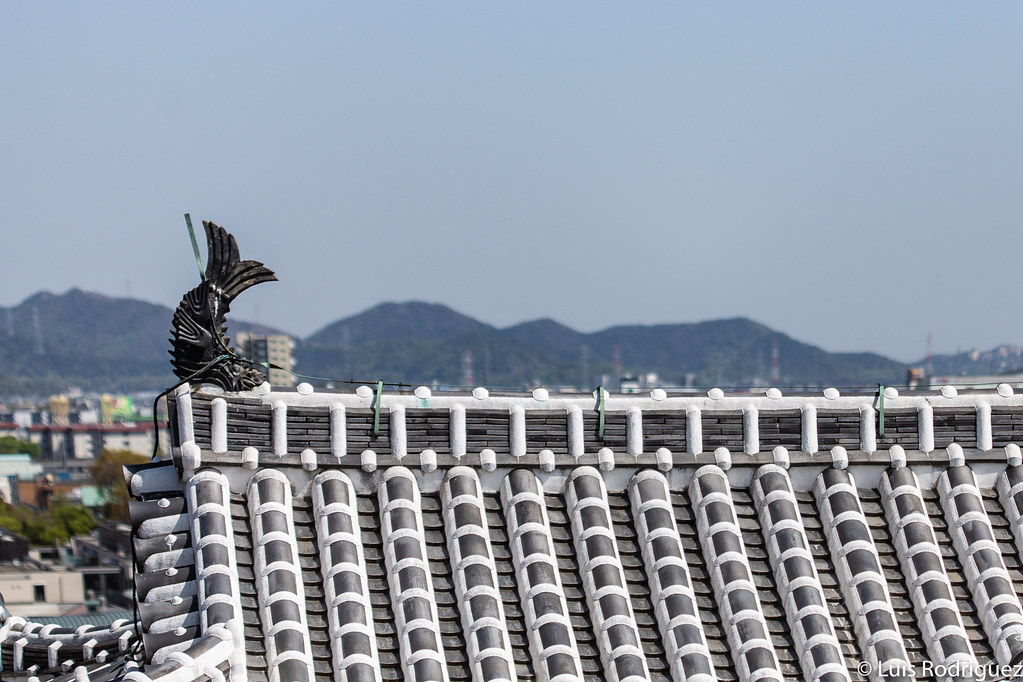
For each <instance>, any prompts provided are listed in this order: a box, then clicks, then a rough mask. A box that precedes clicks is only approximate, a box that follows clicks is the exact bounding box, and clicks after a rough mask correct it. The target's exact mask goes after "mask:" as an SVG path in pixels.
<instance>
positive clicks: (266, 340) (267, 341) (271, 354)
mask: <svg viewBox="0 0 1023 682" xmlns="http://www.w3.org/2000/svg"><path fill="white" fill-rule="evenodd" d="M235 341H236V342H237V345H238V351H239V352H240V353H241V354H242V355H243V356H244V357H246V358H248V359H249V360H252V361H253V362H257V363H259V364H261V365H264V367H265V366H266V365H267V364H269V365H276V366H277V367H283V368H284V369H274V368H273V367H270V368H269V370H267V380H268V381H269V382H270V385H271V386H294V385H295V375H294V374H292V373H291V370H292V369H293V368H294V367H295V359H294V356H293V352H294V350H295V341H294V339H292V338H291V337H290V336H288V335H286V334H253V333H251V332H238V333H237V334H236V335H235Z"/></svg>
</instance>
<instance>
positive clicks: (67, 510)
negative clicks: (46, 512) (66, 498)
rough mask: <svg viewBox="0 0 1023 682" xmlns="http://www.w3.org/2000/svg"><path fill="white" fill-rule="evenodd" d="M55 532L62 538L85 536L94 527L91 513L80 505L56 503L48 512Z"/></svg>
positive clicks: (94, 523)
mask: <svg viewBox="0 0 1023 682" xmlns="http://www.w3.org/2000/svg"><path fill="white" fill-rule="evenodd" d="M50 518H51V519H52V521H53V526H54V528H55V530H56V531H57V532H58V533H59V534H60V535H61V536H63V537H65V538H69V537H71V536H72V535H86V534H88V533H89V531H91V530H92V529H93V528H95V527H96V519H95V518H93V516H92V512H91V511H89V510H88V509H86V508H85V507H83V506H82V505H80V504H69V503H67V502H58V503H57V504H55V505H54V506H53V510H52V511H51V512H50Z"/></svg>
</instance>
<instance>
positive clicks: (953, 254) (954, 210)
mask: <svg viewBox="0 0 1023 682" xmlns="http://www.w3.org/2000/svg"><path fill="white" fill-rule="evenodd" d="M1021 35H1023V3H1019V2H983V3H951V2H934V1H931V0H929V1H928V2H898V3H882V2H873V3H818V2H814V3H810V2H800V3H796V2H788V3H763V2H762V3H716V2H715V3H711V2H701V3H674V2H672V3H668V2H664V3H645V4H632V3H613V4H612V3H596V2H585V3H583V2H579V3H547V2H544V3H530V2H516V3H504V4H498V3H476V2H464V3H439V2H430V3H421V2H417V3H408V4H405V3H360V4H350V3H322V4H314V3H301V4H298V3H273V4H271V3H258V4H257V3H222V2H215V3H207V2H204V3H182V2H176V3H138V2H132V3H115V2H103V3H51V2H47V3H40V2H35V1H32V2H13V1H10V0H8V1H7V2H3V3H0V130H2V132H0V220H2V225H3V226H2V232H0V234H2V245H0V249H2V251H0V253H2V258H0V306H8V305H13V304H16V303H18V302H20V301H21V300H23V299H24V298H25V297H27V296H29V295H30V294H32V293H34V292H36V291H38V290H40V289H47V290H51V291H55V292H62V291H65V290H66V289H68V288H70V287H74V286H77V287H80V288H83V289H88V290H92V291H98V292H101V293H105V294H108V295H115V296H124V295H128V294H130V295H131V296H132V297H136V298H142V299H145V300H149V301H154V302H158V303H164V304H167V305H170V306H175V305H176V304H177V302H178V300H180V298H181V295H182V294H183V293H184V291H185V290H187V289H189V288H191V287H192V286H194V284H195V282H196V281H197V278H198V275H197V273H196V268H195V263H194V260H193V258H192V253H191V246H190V245H189V242H188V237H187V232H186V229H185V225H184V220H183V217H182V214H183V213H185V212H186V211H187V212H190V213H191V214H192V217H193V220H194V221H195V223H196V225H197V226H199V223H200V220H201V219H202V218H207V219H212V220H215V221H217V222H219V223H220V224H222V225H225V226H227V227H228V228H229V229H231V230H232V231H233V232H234V233H235V234H236V235H237V237H238V239H239V242H240V245H241V250H242V255H243V256H244V257H248V258H255V259H259V260H263V261H264V262H265V263H266V264H267V265H269V266H270V267H271V268H273V269H274V270H276V272H277V273H278V276H279V277H280V279H281V281H280V282H279V283H274V284H266V285H261V286H259V287H257V288H256V289H253V290H251V291H249V292H247V293H246V294H244V295H243V296H242V297H241V298H239V299H238V300H237V301H236V304H235V307H234V311H235V313H236V315H237V316H238V317H240V318H243V319H251V320H256V321H260V322H263V323H265V324H270V325H274V326H278V327H281V328H283V329H286V330H288V331H290V332H292V333H295V334H298V335H307V334H309V333H311V332H313V331H315V330H316V329H317V328H319V327H320V326H322V325H325V324H327V323H329V322H331V321H333V320H335V319H337V318H340V317H342V316H346V315H350V314H353V313H356V312H358V311H360V310H363V309H365V308H368V307H370V306H372V305H374V304H376V303H378V302H381V301H385V300H409V299H421V300H427V301H434V302H441V303H445V304H447V305H450V306H451V307H453V308H455V309H456V310H459V311H461V312H464V313H466V314H468V315H472V316H474V317H477V318H479V319H481V320H483V321H485V322H489V323H492V324H495V325H498V326H506V325H509V324H513V323H516V322H521V321H524V320H528V319H535V318H538V317H553V318H555V319H557V320H559V321H561V322H563V323H565V324H568V325H570V326H573V327H575V328H577V329H579V330H581V331H592V330H596V329H600V328H603V327H606V326H610V325H614V324H625V323H647V324H652V323H662V322H692V321H699V320H705V319H713V318H721V317H733V316H746V317H751V318H753V319H756V320H758V321H760V322H763V323H765V324H767V325H769V326H771V327H774V328H776V329H779V330H781V331H784V332H785V333H788V334H790V335H792V336H794V337H796V338H798V339H800V340H803V341H808V342H810V343H814V344H817V345H820V346H822V347H824V348H826V349H828V350H833V351H838V350H841V351H855V350H871V351H877V352H881V353H884V354H887V355H889V356H892V357H895V358H897V359H900V360H914V359H918V358H920V357H922V356H923V354H924V352H925V340H926V335H927V333H928V331H930V332H932V333H933V339H934V342H933V343H934V350H935V352H945V351H955V350H956V349H957V348H962V349H966V348H970V347H980V348H983V349H986V348H989V347H992V346H995V345H997V344H999V343H1016V344H1023V316H1021V315H1020V314H1019V312H1020V307H1019V305H1018V301H1019V298H1020V286H1019V274H1018V266H1019V263H1020V260H1021V256H1023V248H1021V247H1023V233H1021V231H1020V227H1021V222H1023V221H1021V217H1023V87H1021V78H1023V75H1021V74H1023V40H1021V38H1020V36H1021Z"/></svg>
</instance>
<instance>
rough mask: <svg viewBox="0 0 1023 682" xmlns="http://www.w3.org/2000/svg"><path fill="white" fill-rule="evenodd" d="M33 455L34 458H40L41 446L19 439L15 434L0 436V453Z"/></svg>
mask: <svg viewBox="0 0 1023 682" xmlns="http://www.w3.org/2000/svg"><path fill="white" fill-rule="evenodd" d="M22 453H28V454H29V455H32V459H39V446H38V445H37V444H36V443H30V442H28V441H27V440H18V439H17V438H15V437H14V436H0V454H3V455H9V454H22Z"/></svg>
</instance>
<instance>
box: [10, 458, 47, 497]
mask: <svg viewBox="0 0 1023 682" xmlns="http://www.w3.org/2000/svg"><path fill="white" fill-rule="evenodd" d="M42 472H43V466H42V465H41V464H39V463H37V462H33V461H32V457H31V456H30V455H27V454H9V455H0V499H2V500H3V501H4V502H7V503H8V504H19V503H20V502H21V493H20V482H22V481H33V480H35V478H36V476H38V475H39V474H41V473H42Z"/></svg>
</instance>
